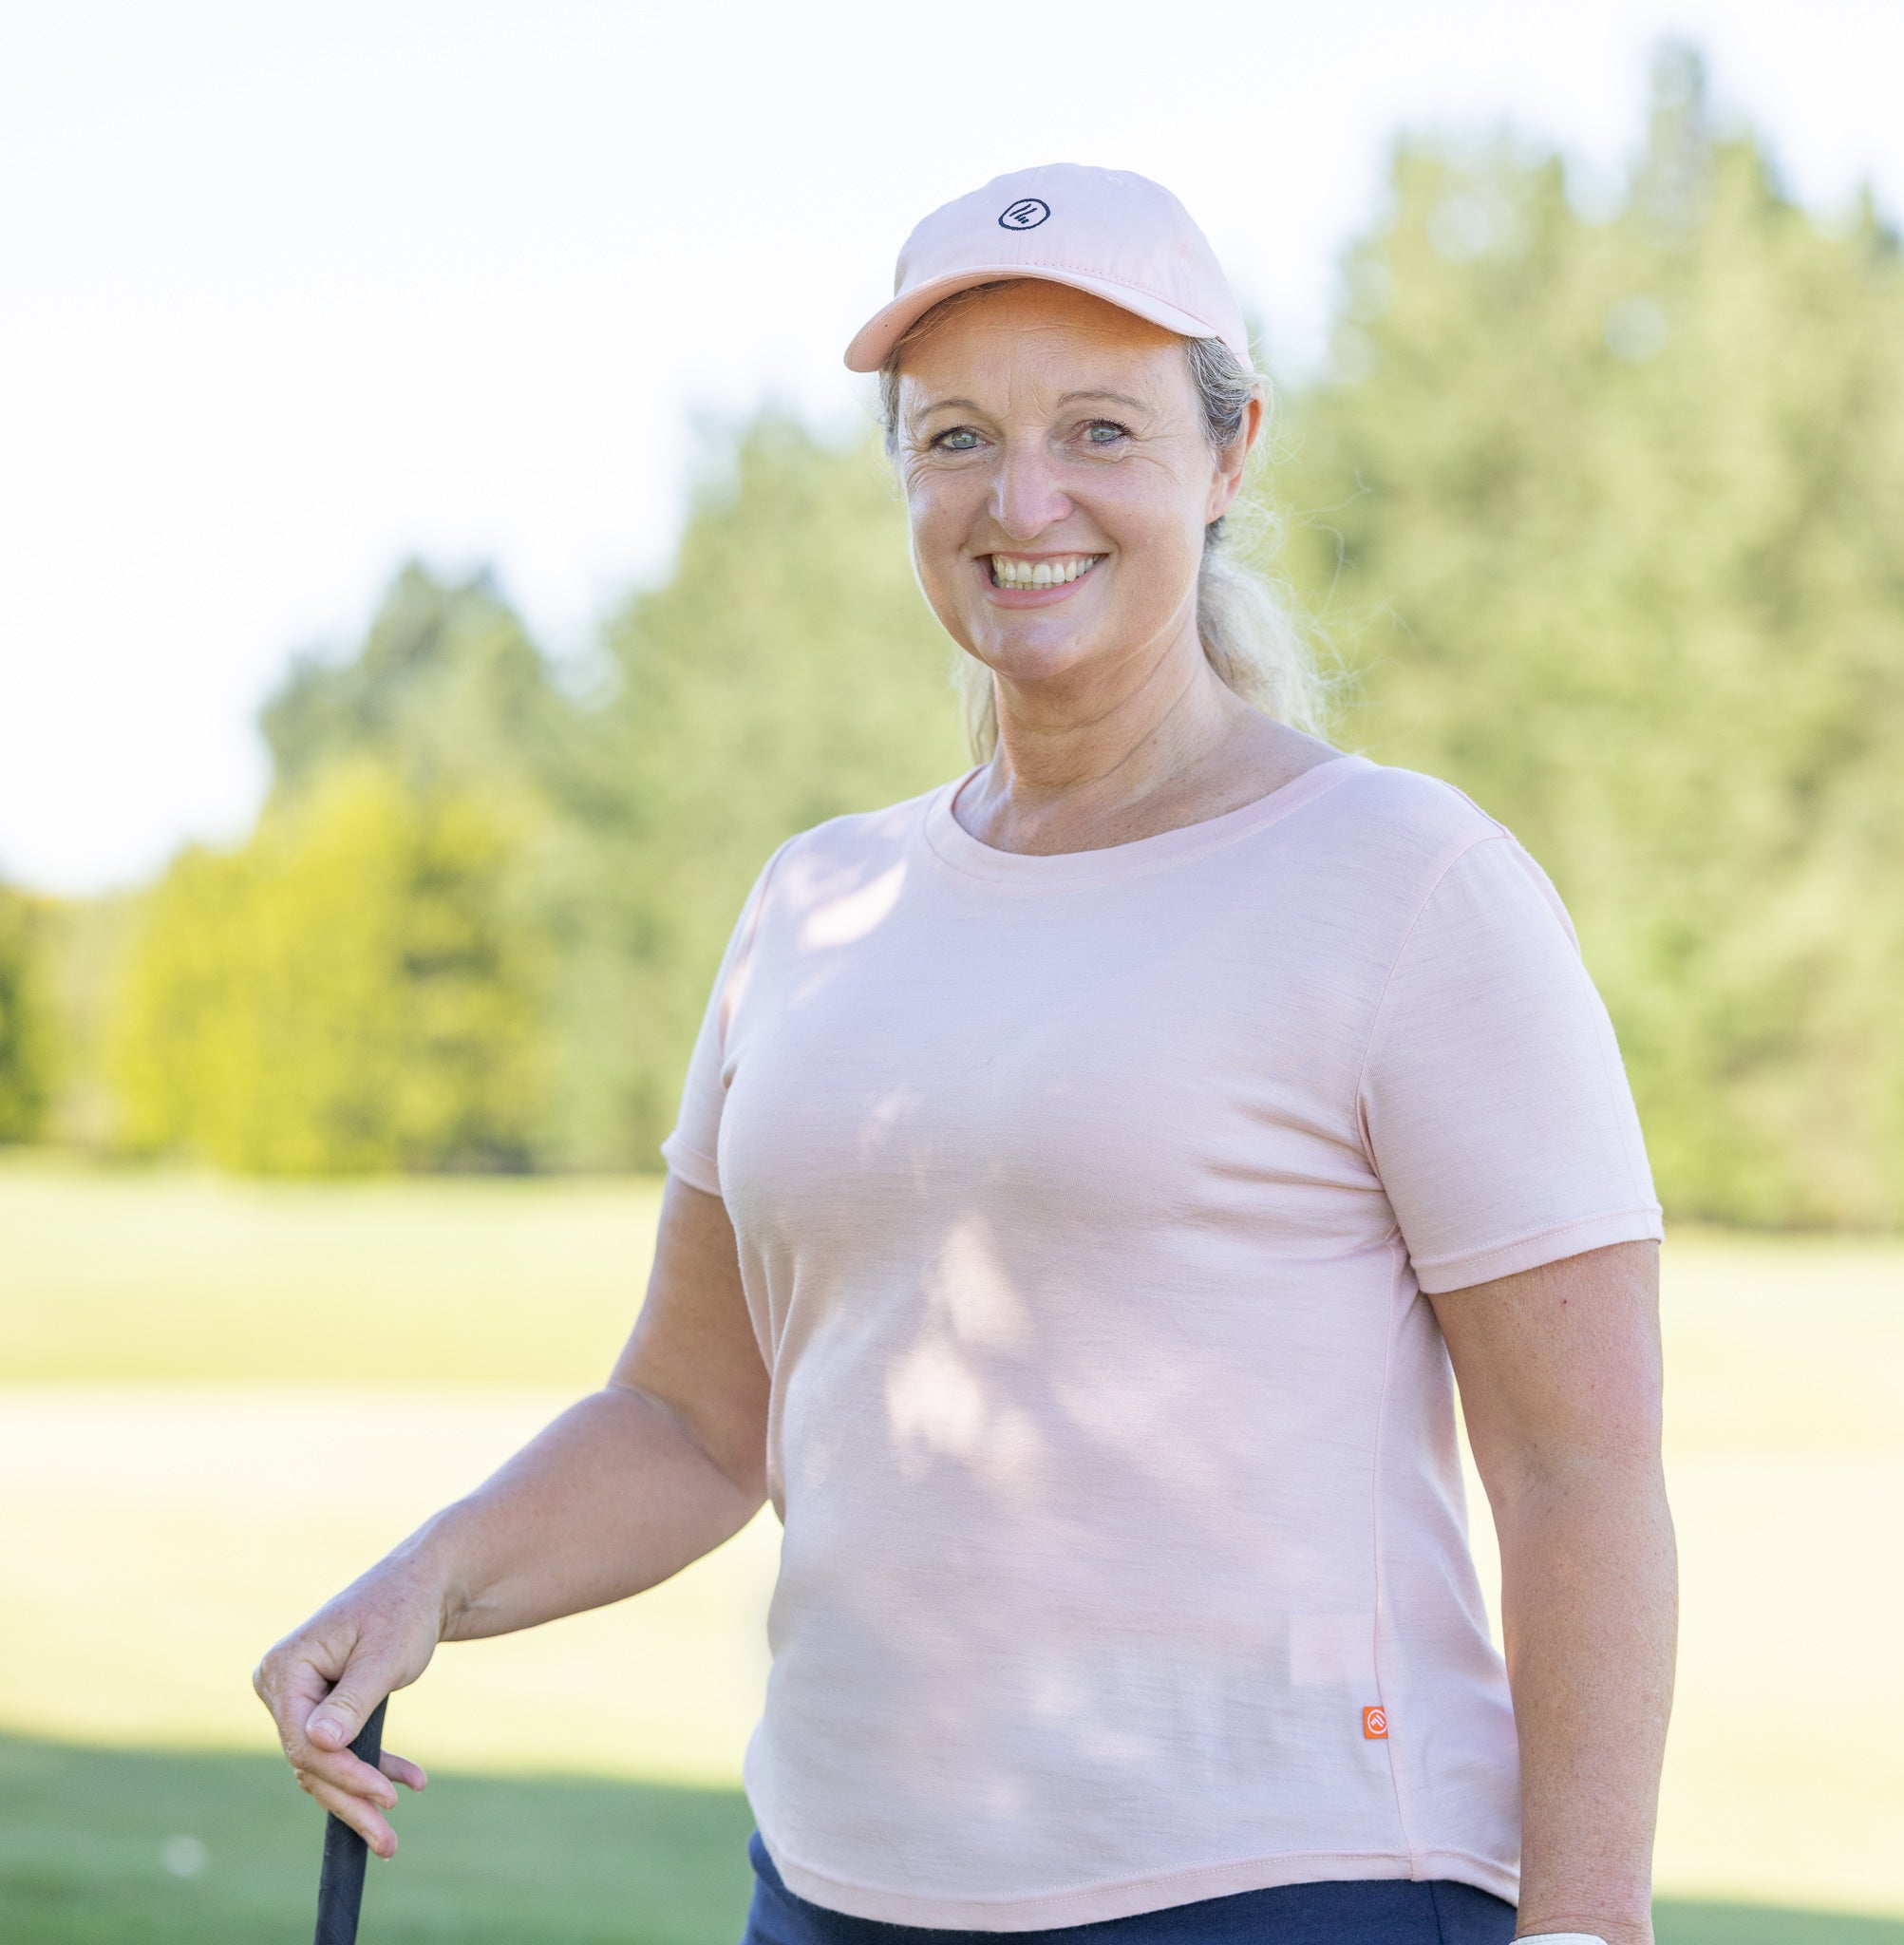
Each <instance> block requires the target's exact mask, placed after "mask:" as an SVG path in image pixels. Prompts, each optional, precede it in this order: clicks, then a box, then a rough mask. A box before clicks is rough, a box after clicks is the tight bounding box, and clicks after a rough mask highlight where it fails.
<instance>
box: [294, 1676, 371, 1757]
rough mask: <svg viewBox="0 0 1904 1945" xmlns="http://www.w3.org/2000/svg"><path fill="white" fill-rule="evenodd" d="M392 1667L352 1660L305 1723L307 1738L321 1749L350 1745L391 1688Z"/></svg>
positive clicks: (340, 1747)
mask: <svg viewBox="0 0 1904 1945" xmlns="http://www.w3.org/2000/svg"><path fill="white" fill-rule="evenodd" d="M390 1686H391V1685H390V1678H389V1671H387V1670H385V1669H380V1668H378V1667H377V1666H376V1665H375V1664H374V1663H371V1662H368V1661H367V1662H352V1663H351V1664H350V1665H349V1667H348V1668H347V1669H346V1670H345V1671H344V1672H343V1673H342V1674H341V1675H339V1676H338V1678H337V1686H336V1687H335V1688H333V1689H332V1690H331V1691H330V1694H328V1695H327V1696H326V1697H325V1698H324V1700H323V1701H322V1702H320V1703H319V1704H318V1705H317V1707H316V1708H315V1709H313V1710H312V1711H311V1720H310V1721H309V1722H307V1723H306V1724H305V1726H304V1733H305V1736H306V1738H307V1739H308V1740H309V1741H311V1742H312V1743H315V1744H316V1746H317V1747H319V1748H320V1749H342V1748H345V1747H348V1746H349V1742H350V1739H351V1737H353V1736H354V1735H355V1734H356V1733H357V1731H358V1730H359V1729H361V1728H363V1727H364V1725H365V1723H366V1722H368V1720H369V1717H370V1711H371V1710H372V1709H375V1708H376V1706H377V1704H378V1703H379V1702H381V1701H383V1699H384V1698H385V1697H386V1695H387V1694H388V1693H389V1692H390Z"/></svg>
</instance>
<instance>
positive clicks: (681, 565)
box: [547, 414, 968, 1168]
mask: <svg viewBox="0 0 1904 1945" xmlns="http://www.w3.org/2000/svg"><path fill="white" fill-rule="evenodd" d="M709 472H710V475H712V476H713V477H712V478H711V480H710V483H709V484H708V485H707V487H705V488H704V490H703V491H702V492H701V493H700V495H699V496H698V497H697V500H696V503H695V506H694V509H693V512H692V516H691V518H690V519H689V520H688V527H687V532H686V534H685V536H684V538H683V540H682V544H681V550H680V555H679V558H678V560H677V562H676V565H675V568H674V571H673V574H672V576H670V578H669V580H668V581H667V582H666V583H665V584H664V585H662V586H659V587H654V588H650V589H647V590H644V591H642V592H641V593H639V594H637V595H635V596H634V597H633V599H632V600H631V601H630V602H629V604H628V606H627V608H626V609H625V611H624V612H623V613H622V614H621V615H620V616H619V617H618V618H617V619H616V620H615V621H614V623H613V626H612V627H611V629H610V631H609V635H608V647H609V651H610V653H611V654H612V656H613V669H614V672H615V676H616V689H615V691H614V693H613V699H612V700H611V701H610V702H608V703H607V704H606V705H605V706H603V707H601V708H598V709H597V710H595V711H594V712H592V713H590V714H588V715H586V716H584V717H583V718H581V719H579V720H578V721H577V724H576V726H575V749H574V753H573V757H572V759H571V760H570V761H569V762H567V763H565V764H564V765H561V766H560V774H559V775H558V776H557V777H556V778H554V779H552V787H554V788H555V789H556V791H557V792H558V794H559V799H560V802H561V803H562V805H563V809H564V812H565V818H566V833H567V839H566V844H567V848H566V851H565V853H564V855H563V857H562V858H561V859H560V861H559V864H558V866H557V868H556V873H555V874H554V875H553V877H552V879H551V882H550V902H549V905H548V907H547V911H548V916H549V924H550V927H551V933H552V936H553V937H554V939H555V940H556V946H557V950H558V954H559V956H560V960H561V964H562V967H563V980H564V985H563V990H562V996H561V1001H560V1003H559V1004H558V1005H557V1007H556V1013H555V1017H556V1021H557V1023H558V1026H557V1032H558V1036H559V1038H558V1045H557V1048H556V1060H557V1073H558V1081H557V1087H558V1095H557V1102H558V1105H557V1112H556V1120H555V1122H554V1124H553V1125H552V1152H553V1153H554V1155H555V1156H556V1158H557V1159H559V1160H562V1161H571V1162H573V1161H590V1162H594V1163H596V1164H601V1163H609V1164H614V1165H623V1166H626V1165H634V1166H637V1167H643V1168H652V1167H654V1166H656V1165H657V1164H656V1161H655V1157H654V1146H655V1143H656V1142H659V1141H660V1139H661V1138H662V1136H663V1135H665V1134H666V1133H667V1132H668V1130H669V1127H670V1126H671V1124H672V1122H673V1117H674V1112H675V1109H676V1106H677V1105H678V1102H679V1096H680V1086H681V1079H682V1075H683V1073H684V1071H685V1068H686V1065H687V1058H688V1048H689V1045H690V1044H691V1042H692V1040H693V1036H694V1030H695V1028H696V1026H697V1025H698V1023H699V1020H700V1015H701V1010H702V1008H703V1006H704V1005H705V1003H706V1001H707V990H708V986H709V984H710V982H711V980H712V978H713V974H714V969H715V965H716V962H717V961H718V960H719V958H720V954H721V949H722V947H723V946H724V945H725V943H726V937H727V934H728V931H729V929H730V928H731V926H732V924H733V922H734V918H735V916H736V915H737V913H738V912H739V910H740V906H741V901H742V899H743V898H744V897H745V894H746V890H747V887H748V885H749V884H750V883H751V882H752V880H753V878H754V875H755V874H756V873H757V872H758V871H759V869H760V867H761V865H762V864H763V862H764V861H765V859H766V857H767V855H768V853H769V852H771V851H772V850H773V848H774V846H775V845H776V844H778V843H779V842H780V841H781V840H782V838H784V837H786V836H787V835H788V834H789V833H791V832H794V831H797V830H801V829H804V828H806V827H807V826H809V825H812V824H815V823H818V822H820V821H821V820H823V819H825V818H829V817H833V816H836V815H838V814H839V813H840V812H842V811H849V810H865V809H873V808H876V807H877V806H879V805H881V804H884V803H893V802H895V800H897V799H900V798H904V797H909V796H911V795H913V794H914V793H915V792H917V791H921V790H925V789H928V788H930V787H931V786H932V785H933V784H936V783H938V782H939V781H941V780H942V779H943V778H945V777H947V776H950V775H955V774H956V773H957V772H958V771H960V770H962V769H963V768H964V767H965V765H966V763H967V761H968V759H967V757H966V755H965V748H964V741H963V735H962V731H961V729H960V727H959V720H958V710H957V705H956V700H955V697H954V694H953V691H952V687H951V682H950V672H951V670H952V658H953V656H954V654H955V653H956V651H954V649H953V648H952V644H951V643H950V642H948V641H947V639H946V637H945V636H944V634H943V633H941V632H940V630H939V628H938V625H937V623H936V622H935V621H934V620H933V617H932V614H931V613H930V611H929V610H928V609H927V607H926V605H925V603H924V601H923V600H922V598H921V597H920V595H919V593H918V590H917V587H916V586H915V584H914V580H913V576H912V572H911V568H910V566H909V561H908V554H907V543H906V527H905V519H904V515H903V512H902V510H901V508H900V505H899V502H898V500H897V498H896V495H895V488H894V486H893V483H892V476H891V473H890V471H889V469H888V468H887V466H886V464H885V462H884V460H883V457H882V456H881V455H879V454H878V453H877V450H876V449H875V448H874V446H873V444H871V442H863V443H860V444H854V445H851V446H848V447H845V448H843V449H842V448H839V447H836V446H833V445H830V444H825V443H823V442H821V441H820V440H817V439H816V438H814V437H813V436H812V435H811V434H809V433H807V432H805V431H803V430H801V428H800V427H799V426H797V425H792V424H790V423H788V422H787V421H785V420H784V419H782V418H780V417H778V416H776V415H773V414H766V415H763V417H761V418H760V419H758V420H756V421H755V422H754V423H753V424H752V425H749V426H748V427H747V428H746V429H745V432H744V433H743V434H742V435H741V436H740V437H739V438H738V439H736V440H734V441H733V442H732V443H731V444H727V443H726V442H722V443H721V444H717V445H716V446H715V447H714V448H713V450H712V451H711V452H710V454H709Z"/></svg>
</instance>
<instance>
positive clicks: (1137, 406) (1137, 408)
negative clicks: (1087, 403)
mask: <svg viewBox="0 0 1904 1945" xmlns="http://www.w3.org/2000/svg"><path fill="white" fill-rule="evenodd" d="M1080 399H1108V400H1109V401H1110V402H1111V404H1112V405H1114V406H1129V407H1130V408H1131V410H1132V411H1134V412H1141V411H1142V410H1143V408H1144V407H1143V401H1142V400H1141V399H1134V398H1132V397H1131V396H1130V394H1129V393H1128V392H1122V391H1067V392H1066V393H1065V396H1064V397H1063V398H1061V399H1060V400H1059V401H1058V403H1059V404H1060V405H1061V406H1069V405H1075V404H1076V403H1077V401H1078V400H1080Z"/></svg>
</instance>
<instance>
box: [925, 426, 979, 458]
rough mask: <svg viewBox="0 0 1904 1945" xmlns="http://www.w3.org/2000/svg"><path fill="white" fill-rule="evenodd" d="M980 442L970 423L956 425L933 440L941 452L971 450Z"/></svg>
mask: <svg viewBox="0 0 1904 1945" xmlns="http://www.w3.org/2000/svg"><path fill="white" fill-rule="evenodd" d="M976 444H978V434H977V433H976V432H974V431H973V430H972V429H971V426H970V425H954V426H953V427H952V430H951V431H950V432H941V433H940V434H939V436H938V437H937V438H936V439H935V440H933V445H934V446H935V447H936V448H937V450H938V451H940V452H970V451H971V449H972V447H973V446H975V445H976Z"/></svg>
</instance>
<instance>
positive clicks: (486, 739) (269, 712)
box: [260, 561, 567, 815]
mask: <svg viewBox="0 0 1904 1945" xmlns="http://www.w3.org/2000/svg"><path fill="white" fill-rule="evenodd" d="M566 714H567V711H566V709H565V707H564V705H563V703H562V699H561V697H560V696H559V694H558V693H557V692H556V690H555V689H553V688H552V687H551V685H550V683H549V680H548V676H547V671H546V670H545V668H544V665H543V661H542V658H541V656H540V655H539V654H538V653H537V650H536V648H535V646H534V644H533V643H532V642H531V641H530V640H529V637H528V635H527V633H525V632H524V630H523V627H522V624H521V622H520V620H519V619H518V617H517V615H516V614H515V612H514V611H513V610H512V609H511V608H510V607H509V606H508V605H507V604H506V603H505V602H504V601H503V600H502V599H501V597H500V595H498V594H497V592H496V590H495V588H494V586H493V585H492V583H491V581H490V579H489V577H488V576H487V575H481V574H479V575H477V576H473V577H471V578H470V579H468V580H465V581H462V582H461V583H448V582H444V581H443V580H441V579H439V578H438V577H437V576H434V575H432V574H431V573H430V572H429V571H428V570H427V569H426V568H424V566H422V565H421V564H420V563H417V562H414V561H413V562H411V563H410V564H408V565H407V566H405V568H404V569H402V571H401V572H400V573H399V574H398V575H397V576H396V577H395V579H394V580H393V581H392V582H391V584H390V587H389V589H388V591H387V592H386V595H385V596H384V600H383V603H382V605H381V606H380V607H379V609H378V612H377V614H376V617H375V619H374V620H373V621H372V622H371V624H370V630H369V633H368V636H367V637H366V638H365V641H364V643H363V646H362V647H361V648H360V649H359V650H358V651H356V652H355V653H354V654H352V655H350V656H349V658H348V659H343V660H338V659H333V658H330V657H328V656H324V655H319V654H305V655H301V656H299V657H298V658H297V659H296V661H294V662H293V663H292V669H291V672H290V673H289V675H288V676H287V677H286V679H285V681H284V683H283V685H282V686H281V687H280V688H279V689H278V690H277V692H276V694H275V695H273V697H272V699H271V700H270V701H269V702H268V703H267V704H266V705H265V708H264V711H263V714H262V716H261V718H260V727H262V729H263V731H264V737H265V742H266V743H267V744H268V745H269V746H270V749H271V758H272V784H273V796H274V797H275V798H278V799H283V798H286V797H294V796H296V795H298V794H299V793H301V792H303V791H305V790H307V789H309V788H311V786H312V785H313V784H316V783H317V782H318V781H320V780H321V779H322V778H323V777H324V776H325V774H326V772H327V771H328V769H329V768H330V765H334V764H336V763H338V762H339V761H349V760H353V759H355V758H357V757H360V756H364V755H370V756H374V757H376V758H377V759H378V760H379V761H380V762H382V763H383V764H385V765H387V766H388V767H389V768H390V769H391V770H393V771H395V772H396V774H397V775H398V776H400V777H401V778H402V779H403V781H404V782H405V784H407V785H408V787H409V788H410V789H412V790H413V791H417V792H419V793H421V794H423V795H424V796H428V795H430V794H432V793H434V792H437V791H441V790H444V789H451V790H474V791H477V792H479V793H481V795H483V796H484V797H489V798H494V797H495V796H497V795H498V794H507V795H510V796H512V797H517V798H520V799H522V800H525V802H523V803H518V805H517V806H516V810H517V813H518V815H521V814H526V813H527V812H528V810H529V808H530V805H531V804H532V803H534V802H535V801H536V800H538V799H539V797H540V795H541V783H540V779H541V776H542V773H543V772H544V770H545V769H546V768H547V766H548V764H549V761H550V757H551V752H552V749H553V748H554V747H555V746H556V739H558V738H559V736H560V733H561V727H562V724H563V722H564V720H565V718H566Z"/></svg>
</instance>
